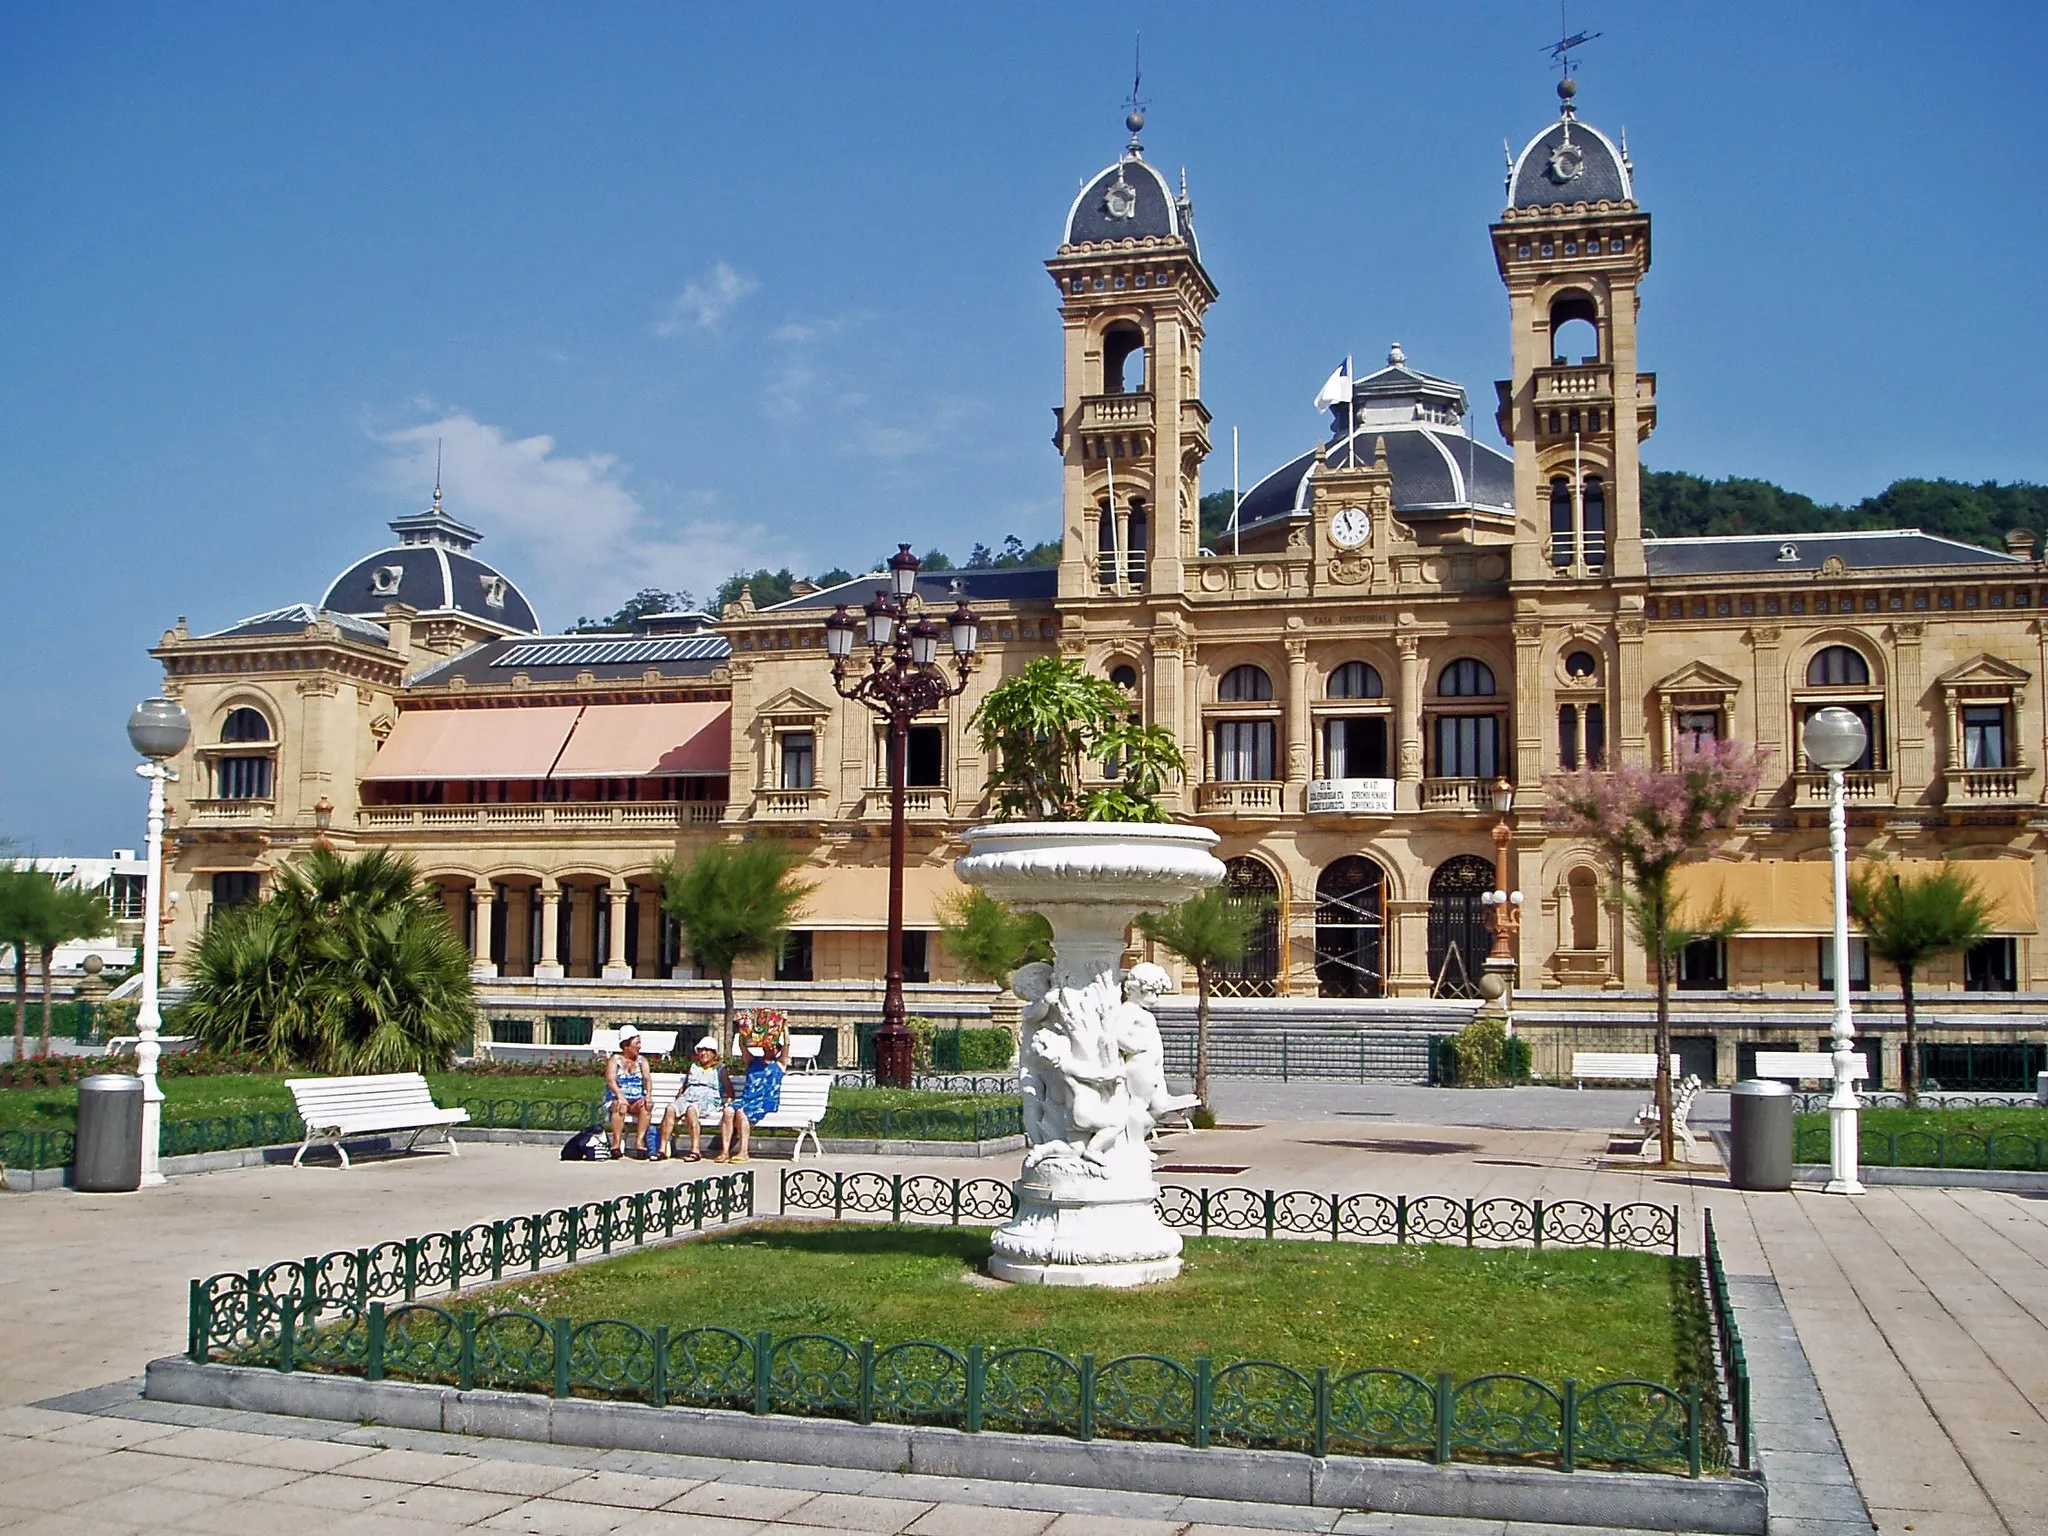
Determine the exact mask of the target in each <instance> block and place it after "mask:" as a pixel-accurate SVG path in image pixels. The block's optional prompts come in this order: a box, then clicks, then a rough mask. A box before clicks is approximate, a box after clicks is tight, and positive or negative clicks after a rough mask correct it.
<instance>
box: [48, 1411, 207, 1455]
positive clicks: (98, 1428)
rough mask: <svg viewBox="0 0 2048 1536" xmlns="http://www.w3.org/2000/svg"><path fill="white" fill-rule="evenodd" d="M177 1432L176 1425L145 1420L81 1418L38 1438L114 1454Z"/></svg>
mask: <svg viewBox="0 0 2048 1536" xmlns="http://www.w3.org/2000/svg"><path fill="white" fill-rule="evenodd" d="M177 1432H178V1431H177V1427H176V1426H175V1425H171V1424H151V1423H149V1422H147V1421H146V1420H142V1419H86V1418H78V1419H73V1420H72V1421H71V1422H70V1423H69V1424H66V1425H65V1426H64V1427H63V1428H62V1429H53V1430H49V1431H47V1432H46V1433H44V1434H43V1435H41V1436H40V1437H39V1438H41V1439H44V1440H54V1441H56V1442H57V1443H58V1444H59V1445H92V1446H99V1447H101V1448H102V1449H105V1450H110V1451H111V1450H118V1449H119V1448H121V1447H122V1446H128V1445H144V1444H147V1443H148V1442H149V1441H151V1440H161V1439H163V1438H164V1437H165V1436H167V1435H174V1434H176V1433H177Z"/></svg>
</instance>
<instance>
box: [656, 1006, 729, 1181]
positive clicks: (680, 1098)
mask: <svg viewBox="0 0 2048 1536" xmlns="http://www.w3.org/2000/svg"><path fill="white" fill-rule="evenodd" d="M731 1100H732V1082H731V1080H730V1079H729V1078H728V1077H727V1076H726V1073H725V1068H724V1067H722V1066H720V1065H719V1062H718V1041H717V1039H716V1038H715V1037H713V1036H711V1035H706V1036H705V1037H704V1038H703V1039H702V1040H699V1041H698V1042H697V1048H696V1050H695V1051H694V1052H692V1055H691V1061H690V1069H689V1071H688V1072H686V1073H684V1074H683V1086H682V1091H681V1092H679V1093H678V1094H677V1095H676V1101H675V1103H673V1104H671V1105H669V1107H668V1108H667V1109H665V1110H663V1111H662V1112H661V1155H662V1156H663V1157H672V1156H674V1155H675V1149H676V1114H677V1111H681V1113H682V1117H683V1124H684V1125H685V1126H687V1127H688V1128H689V1132H690V1150H689V1151H688V1152H686V1153H684V1154H683V1161H684V1162H686V1163H701V1162H703V1161H704V1145H703V1136H704V1127H705V1126H706V1125H707V1124H710V1125H720V1126H722V1125H723V1124H724V1120H725V1107H726V1105H727V1104H728V1103H730V1102H731Z"/></svg>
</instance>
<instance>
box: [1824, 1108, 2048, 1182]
mask: <svg viewBox="0 0 2048 1536" xmlns="http://www.w3.org/2000/svg"><path fill="white" fill-rule="evenodd" d="M1793 1136H1794V1139H1795V1143H1796V1146H1797V1149H1798V1155H1799V1159H1800V1161H1802V1162H1822V1163H1824V1162H1826V1161H1827V1158H1828V1152H1827V1143H1828V1117H1827V1115H1826V1114H1825V1113H1824V1112H1823V1113H1819V1114H1810V1115H1797V1116H1795V1117H1794V1118H1793ZM1987 1138H1990V1140H1989V1141H1988V1142H1987ZM1858 1140H1859V1142H1860V1143H1861V1150H1862V1157H1863V1161H1864V1162H1866V1163H1869V1164H1871V1165H1873V1166H1876V1165H1891V1166H1895V1167H1901V1168H1934V1167H1941V1166H1947V1167H1950V1168H1984V1167H1987V1166H1988V1167H1994V1168H2020V1169H2042V1170H2048V1109H1965V1108H1957V1109H1934V1108H1927V1109H1866V1110H1864V1111H1863V1113H1862V1115H1861V1116H1860V1119H1859V1136H1858ZM1987 1157H1988V1158H1989V1161H1988V1162H1987Z"/></svg>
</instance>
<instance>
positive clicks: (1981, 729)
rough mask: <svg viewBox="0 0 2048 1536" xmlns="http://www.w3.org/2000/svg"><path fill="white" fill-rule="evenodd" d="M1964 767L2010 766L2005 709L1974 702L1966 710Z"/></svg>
mask: <svg viewBox="0 0 2048 1536" xmlns="http://www.w3.org/2000/svg"><path fill="white" fill-rule="evenodd" d="M1963 766H1964V767H1965V768H2010V767H2011V766H2012V759H2011V758H2010V757H2009V756H2008V755H2007V753H2006V749H2005V710H2004V709H2003V707H2001V706H1999V705H1996V704H1988V705H1985V704H1972V705H1969V706H1967V707H1966V708H1965V709H1964V710H1963Z"/></svg>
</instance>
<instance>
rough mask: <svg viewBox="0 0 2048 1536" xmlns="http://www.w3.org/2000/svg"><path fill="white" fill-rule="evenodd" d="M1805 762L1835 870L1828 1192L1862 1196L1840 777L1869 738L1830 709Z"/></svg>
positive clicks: (1811, 729) (1809, 733) (1811, 720)
mask: <svg viewBox="0 0 2048 1536" xmlns="http://www.w3.org/2000/svg"><path fill="white" fill-rule="evenodd" d="M1799 740H1800V745H1801V746H1802V747H1803V748H1804V749H1805V751H1806V760H1807V761H1808V762H1809V763H1811V764H1812V765H1813V766H1814V767H1816V768H1819V769H1823V770H1824V771H1825V772H1826V773H1827V776H1828V852H1829V854H1830V855H1832V857H1833V860H1834V867H1835V1020H1834V1025H1833V1027H1832V1028H1831V1030H1830V1031H1829V1033H1830V1035H1831V1036H1832V1041H1833V1045H1834V1067H1835V1092H1834V1097H1833V1098H1831V1099H1829V1100H1828V1141H1829V1147H1828V1154H1829V1155H1828V1161H1829V1165H1830V1166H1829V1177H1828V1191H1829V1193H1831V1194H1838V1195H1860V1194H1862V1193H1863V1182H1862V1180H1861V1179H1859V1178H1858V1177H1857V1168H1856V1134H1857V1129H1856V1111H1857V1108H1858V1103H1857V1099H1856V1084H1855V1080H1854V1079H1853V1078H1852V1077H1851V1076H1850V1072H1851V1070H1852V1069H1853V1068H1854V1066H1855V1064H1856V1057H1855V1053H1854V1052H1853V1051H1852V1050H1851V1049H1850V1047H1851V1046H1852V1045H1853V1044H1854V1043H1855V1038H1856V1035H1855V1027H1856V1026H1855V1021H1854V1020H1853V1019H1852V1018H1851V1017H1850V1015H1849V816H1848V812H1847V811H1846V810H1845V809H1844V808H1843V804H1842V798H1843V795H1842V772H1843V770H1844V769H1846V768H1849V767H1852V766H1854V765H1855V764H1856V763H1859V762H1861V761H1862V760H1863V753H1864V749H1865V748H1866V747H1867V746H1868V745H1869V741H1870V737H1869V733H1868V732H1867V731H1865V730H1864V728H1863V722H1862V721H1861V720H1860V719H1858V718H1857V716H1856V715H1855V713H1854V712H1853V711H1851V710H1846V709H1843V708H1842V707H1841V706H1840V705H1836V704H1830V705H1828V706H1827V707H1826V708H1825V709H1817V710H1815V711H1814V712H1813V714H1812V715H1810V716H1808V717H1807V721H1806V728H1805V729H1804V730H1803V731H1801V732H1800V737H1799Z"/></svg>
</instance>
